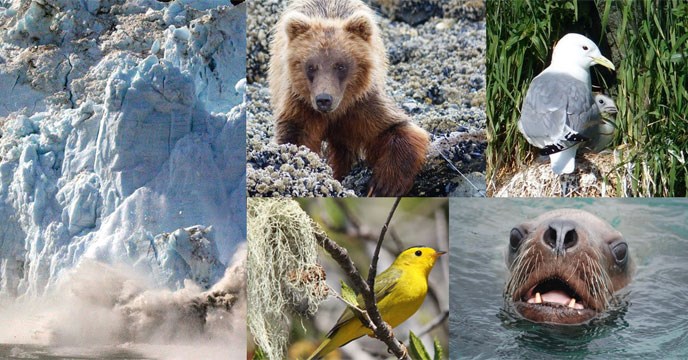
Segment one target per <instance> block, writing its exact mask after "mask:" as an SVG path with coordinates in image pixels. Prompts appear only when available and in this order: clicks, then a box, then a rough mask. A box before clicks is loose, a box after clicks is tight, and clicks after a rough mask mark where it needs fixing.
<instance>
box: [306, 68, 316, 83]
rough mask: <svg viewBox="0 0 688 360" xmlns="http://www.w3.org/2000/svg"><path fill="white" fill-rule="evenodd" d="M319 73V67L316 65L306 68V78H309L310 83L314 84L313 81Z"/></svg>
mask: <svg viewBox="0 0 688 360" xmlns="http://www.w3.org/2000/svg"><path fill="white" fill-rule="evenodd" d="M317 71H318V67H317V66H315V65H308V66H306V77H307V78H308V81H310V82H313V79H315V73H316V72H317Z"/></svg>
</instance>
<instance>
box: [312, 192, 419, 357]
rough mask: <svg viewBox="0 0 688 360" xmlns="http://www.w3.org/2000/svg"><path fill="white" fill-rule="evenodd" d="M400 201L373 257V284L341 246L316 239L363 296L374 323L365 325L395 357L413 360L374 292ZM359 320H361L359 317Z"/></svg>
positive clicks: (329, 240) (328, 239) (387, 223)
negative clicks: (379, 260) (381, 254)
mask: <svg viewBox="0 0 688 360" xmlns="http://www.w3.org/2000/svg"><path fill="white" fill-rule="evenodd" d="M400 200H401V198H397V200H396V201H395V203H394V206H393V207H392V211H390V214H389V216H388V218H387V222H386V223H385V225H384V226H383V228H382V231H381V233H380V240H379V241H378V244H377V247H376V249H375V250H376V251H375V255H374V256H373V262H372V263H371V273H372V274H373V282H372V283H369V282H366V281H365V280H363V277H362V276H361V274H360V273H359V272H358V269H357V268H356V266H355V265H354V263H353V261H351V258H350V257H349V254H348V251H347V250H346V249H344V248H343V247H341V246H339V245H338V244H337V243H336V242H334V241H333V240H332V239H330V238H328V237H327V236H326V235H325V234H323V233H319V232H316V234H315V237H316V239H317V241H318V245H320V246H321V247H322V248H323V249H325V251H327V252H328V253H329V254H330V256H332V259H334V260H335V261H336V262H337V263H338V264H339V266H340V267H341V268H342V270H344V274H345V275H346V276H347V277H348V278H349V280H351V285H352V287H353V288H354V290H355V291H356V292H357V293H359V294H361V296H362V297H363V301H364V303H365V312H366V313H367V315H368V319H370V321H371V322H372V323H368V324H365V323H364V324H363V325H364V326H366V327H368V328H369V329H371V330H372V331H373V333H374V334H375V337H377V338H378V339H379V340H380V341H382V342H384V343H385V344H386V345H387V347H388V348H389V351H390V352H391V353H393V354H394V356H396V357H397V358H398V359H403V360H411V358H410V357H409V355H408V351H407V350H406V346H404V344H402V343H401V342H400V341H399V340H397V339H396V338H395V337H394V334H393V333H392V328H391V327H390V326H389V324H387V323H386V322H385V321H384V320H383V319H382V315H380V311H379V309H378V308H377V304H376V302H375V293H374V292H373V289H374V286H375V277H374V273H375V272H376V268H377V257H378V255H379V252H380V246H381V245H382V239H384V235H385V232H386V231H387V227H388V226H389V222H390V220H391V219H392V215H393V214H394V210H396V207H397V205H398V204H399V201H400ZM373 265H374V266H373ZM371 284H372V285H371ZM359 319H361V318H360V317H359Z"/></svg>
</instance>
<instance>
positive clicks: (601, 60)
mask: <svg viewBox="0 0 688 360" xmlns="http://www.w3.org/2000/svg"><path fill="white" fill-rule="evenodd" d="M592 61H594V62H595V64H599V65H602V66H604V67H606V68H608V69H611V70H616V67H615V66H614V64H612V62H611V61H609V59H607V58H606V57H604V56H602V55H600V56H592Z"/></svg>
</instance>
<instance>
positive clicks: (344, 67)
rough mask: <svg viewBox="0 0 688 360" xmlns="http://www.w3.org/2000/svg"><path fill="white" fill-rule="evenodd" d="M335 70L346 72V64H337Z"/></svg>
mask: <svg viewBox="0 0 688 360" xmlns="http://www.w3.org/2000/svg"><path fill="white" fill-rule="evenodd" d="M334 69H335V70H337V71H339V72H341V71H345V70H346V66H345V65H344V64H335V65H334Z"/></svg>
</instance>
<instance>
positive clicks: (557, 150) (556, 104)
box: [518, 34, 615, 174]
mask: <svg viewBox="0 0 688 360" xmlns="http://www.w3.org/2000/svg"><path fill="white" fill-rule="evenodd" d="M595 64H599V65H602V66H604V67H607V68H609V69H611V70H614V69H615V67H614V64H612V62H611V61H609V60H608V59H607V58H605V57H604V56H602V54H601V53H600V50H599V49H598V48H597V45H595V43H594V42H592V41H591V40H590V39H588V38H586V37H585V36H583V35H579V34H567V35H565V36H564V37H562V38H561V40H559V42H558V43H557V44H556V46H555V47H554V52H553V54H552V63H551V64H550V66H548V67H547V68H546V69H545V70H544V71H543V72H542V73H540V75H538V76H536V77H535V78H534V79H533V81H532V82H531V83H530V87H529V88H528V92H527V93H526V98H525V100H524V101H523V106H522V108H521V118H520V119H519V122H518V128H519V130H520V131H521V133H522V134H523V136H524V137H525V138H526V140H528V142H529V143H530V144H532V145H534V146H536V147H538V148H540V149H542V150H541V154H542V155H548V156H549V158H550V161H551V164H552V171H553V172H554V173H555V174H570V173H572V172H573V170H574V169H575V158H576V151H577V150H578V148H579V146H580V145H581V143H583V142H584V141H586V140H589V137H587V136H585V135H583V134H582V133H581V132H582V131H583V130H584V129H585V127H586V124H587V123H588V122H590V121H598V120H599V119H600V110H599V108H598V106H597V105H596V104H595V100H594V98H593V95H592V90H591V81H590V67H591V66H593V65H595Z"/></svg>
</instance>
